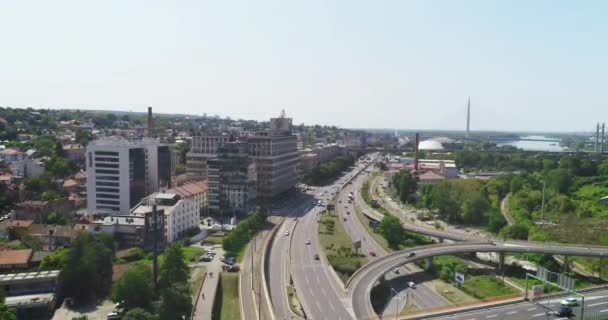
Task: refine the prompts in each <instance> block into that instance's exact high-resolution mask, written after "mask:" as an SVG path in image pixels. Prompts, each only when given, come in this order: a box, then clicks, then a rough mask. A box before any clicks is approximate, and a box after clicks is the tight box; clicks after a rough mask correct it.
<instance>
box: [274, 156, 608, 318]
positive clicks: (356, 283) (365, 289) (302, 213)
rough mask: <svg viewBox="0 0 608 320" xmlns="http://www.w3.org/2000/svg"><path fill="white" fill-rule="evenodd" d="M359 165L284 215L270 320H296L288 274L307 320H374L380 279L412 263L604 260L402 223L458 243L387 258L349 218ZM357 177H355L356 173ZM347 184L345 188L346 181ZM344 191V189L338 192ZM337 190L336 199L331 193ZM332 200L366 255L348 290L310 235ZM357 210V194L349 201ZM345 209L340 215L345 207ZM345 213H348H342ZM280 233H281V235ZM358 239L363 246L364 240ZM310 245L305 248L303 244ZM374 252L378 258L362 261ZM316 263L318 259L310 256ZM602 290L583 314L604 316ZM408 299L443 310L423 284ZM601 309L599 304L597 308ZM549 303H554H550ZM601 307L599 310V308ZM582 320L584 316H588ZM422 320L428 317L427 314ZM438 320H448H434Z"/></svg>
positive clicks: (509, 310) (591, 252) (572, 250)
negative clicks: (501, 255) (529, 255)
mask: <svg viewBox="0 0 608 320" xmlns="http://www.w3.org/2000/svg"><path fill="white" fill-rule="evenodd" d="M365 169H366V167H365V166H364V165H358V166H357V167H356V168H355V169H353V171H352V172H350V173H348V174H346V175H344V176H343V177H341V178H340V179H339V180H338V181H336V182H335V183H334V184H332V185H329V186H325V187H318V188H315V189H314V195H315V196H316V197H311V196H309V195H304V196H302V197H303V198H302V199H300V201H298V202H296V203H295V204H294V207H292V208H288V209H287V210H286V212H285V214H286V215H287V216H288V217H290V218H291V219H288V220H287V221H285V223H284V224H283V225H282V226H281V229H280V230H279V232H277V234H276V236H275V240H274V241H272V244H271V250H270V255H269V257H268V275H270V276H269V277H268V286H269V291H270V297H271V301H272V306H273V309H274V312H275V315H276V319H293V318H298V316H296V315H295V314H294V313H293V312H291V310H290V309H289V304H288V296H287V290H286V288H287V286H288V285H289V279H290V274H291V276H292V277H293V284H294V286H295V287H296V290H297V295H298V297H299V299H300V301H301V304H302V307H303V309H304V311H305V313H306V316H307V317H308V318H309V319H378V318H379V317H378V315H376V313H375V312H374V311H373V309H372V307H371V298H370V292H371V289H372V287H373V286H374V284H375V283H376V281H377V280H378V279H379V278H380V277H381V276H383V275H385V274H387V276H389V277H390V275H391V274H392V272H390V271H391V270H393V269H395V268H398V267H400V268H401V269H400V270H402V274H407V273H408V272H409V270H408V269H404V267H403V266H404V265H406V264H408V263H411V262H413V261H415V260H417V259H422V258H425V257H432V256H439V255H453V254H460V253H469V252H541V253H550V254H561V255H574V256H608V247H588V246H568V245H561V244H560V245H553V244H547V243H529V242H504V241H492V240H483V239H482V240H480V239H479V238H475V237H472V236H471V235H468V234H463V233H454V232H448V231H441V230H436V229H432V228H425V227H421V226H416V225H411V224H409V223H407V221H404V219H402V222H404V227H405V228H406V230H408V231H412V232H416V233H421V234H425V235H429V236H433V237H437V238H443V239H452V240H456V241H465V242H460V243H452V244H438V245H432V246H426V247H418V248H416V249H415V250H414V251H415V254H416V255H415V256H414V257H409V258H408V256H409V255H410V252H411V250H403V251H399V252H394V253H392V254H390V255H387V253H386V252H385V250H383V248H382V247H381V246H380V245H379V244H378V243H376V242H375V241H374V240H373V238H372V237H366V234H367V231H366V229H365V228H364V227H363V226H362V225H361V221H359V219H358V218H357V217H356V215H355V214H354V208H353V207H352V204H346V203H347V201H345V200H346V197H347V194H348V193H349V192H353V193H355V194H357V193H358V192H359V190H360V186H361V184H362V183H363V181H364V180H365V175H366V174H365ZM361 172H363V174H361V175H359V173H361ZM351 180H352V183H351V184H348V183H347V182H348V181H351ZM342 188H343V189H342ZM337 191H338V192H337ZM334 194H335V195H336V196H337V199H338V200H339V203H338V204H337V206H336V209H337V210H338V214H339V215H340V219H344V218H346V221H343V225H344V228H345V230H346V232H347V233H348V235H349V236H350V237H351V239H352V240H353V241H357V240H362V242H361V243H362V248H361V250H362V252H363V253H365V254H366V255H368V260H370V262H369V263H368V264H367V265H365V266H363V267H362V268H360V269H359V270H358V271H357V272H356V273H355V274H354V275H353V277H351V279H349V281H348V282H347V287H346V288H344V285H343V284H342V283H341V281H340V280H339V278H338V277H337V276H336V275H335V274H334V273H333V269H331V268H330V266H329V265H328V262H327V260H326V259H325V257H324V255H323V254H322V250H321V248H320V245H319V240H318V233H317V224H318V223H317V220H318V217H319V214H320V213H321V212H322V211H323V210H325V208H324V207H320V206H317V205H315V204H316V202H317V200H318V199H321V200H322V201H324V202H325V203H329V202H330V200H331V199H332V198H333V196H334ZM356 199H357V202H358V203H360V204H361V202H362V201H361V200H360V195H358V196H357V197H356ZM344 205H346V208H344ZM361 205H362V206H363V207H364V211H365V212H366V214H368V215H372V216H374V215H375V217H376V218H378V217H379V216H380V218H381V215H380V214H378V213H377V212H375V210H373V209H371V208H369V207H366V205H365V204H361ZM346 212H350V214H347V213H346ZM286 231H287V232H288V233H286ZM363 239H365V240H363ZM308 243H309V244H308ZM371 251H373V252H375V253H376V254H377V257H371V256H369V252H371ZM316 254H318V255H319V256H320V259H319V260H316V259H315V255H316ZM606 297H608V292H607V291H600V292H596V293H593V294H590V295H589V299H591V301H593V300H597V301H595V302H593V303H592V302H589V303H588V304H586V305H587V307H588V308H589V309H588V310H589V312H595V313H604V312H608V300H606ZM409 298H410V299H412V300H413V302H414V304H416V305H417V306H419V307H422V308H424V307H429V306H441V305H444V304H447V303H446V302H445V299H443V297H441V296H440V295H438V294H437V293H436V292H434V291H432V290H430V289H429V288H427V287H426V286H425V285H424V284H423V285H421V286H418V290H416V293H415V294H412V295H411V296H410V297H409ZM604 302H606V303H604ZM550 303H556V302H555V301H550ZM602 308H604V309H602ZM545 311H546V310H545V309H544V308H542V307H540V306H535V305H532V304H530V303H520V304H512V305H508V306H502V307H496V308H490V309H488V308H485V309H483V310H480V311H472V312H468V313H467V312H465V313H460V314H456V315H451V316H450V318H455V319H471V320H472V319H486V318H487V319H493V318H495V319H533V318H536V317H539V318H540V319H543V318H542V317H541V316H540V313H541V312H542V315H544V316H545V317H546V314H545V313H546V312H545ZM588 314H589V313H588ZM426 318H432V317H431V316H430V315H429V316H428V317H426ZM437 319H447V317H445V318H437Z"/></svg>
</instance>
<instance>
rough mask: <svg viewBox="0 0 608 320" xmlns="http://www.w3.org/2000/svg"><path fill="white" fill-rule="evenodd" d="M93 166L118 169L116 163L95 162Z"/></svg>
mask: <svg viewBox="0 0 608 320" xmlns="http://www.w3.org/2000/svg"><path fill="white" fill-rule="evenodd" d="M95 166H96V167H97V168H116V169H118V163H100V162H97V163H96V164H95Z"/></svg>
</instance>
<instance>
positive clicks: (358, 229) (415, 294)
mask: <svg viewBox="0 0 608 320" xmlns="http://www.w3.org/2000/svg"><path fill="white" fill-rule="evenodd" d="M368 176H369V175H368V174H367V173H363V174H361V175H360V176H359V177H357V178H356V179H355V180H353V181H352V184H350V185H347V186H346V187H345V188H344V189H343V191H342V192H340V194H339V197H338V200H339V203H338V208H337V209H338V212H339V215H340V219H341V220H342V223H343V225H344V228H345V230H346V232H347V233H348V234H349V236H350V237H351V239H352V240H353V241H357V240H362V241H361V246H362V247H361V252H363V253H364V254H365V255H367V256H368V259H370V260H375V259H377V258H378V257H382V256H386V255H388V252H387V251H386V250H384V248H382V246H381V245H380V244H379V243H378V242H377V241H375V239H374V238H373V237H371V236H369V235H368V232H367V230H366V229H365V227H364V226H363V225H362V222H361V221H360V220H359V219H358V218H357V215H356V213H355V208H354V204H353V203H348V194H349V192H353V194H356V195H355V198H360V196H359V195H358V193H359V192H360V189H361V186H362V184H363V182H365V181H366V180H367V178H368ZM355 201H356V200H355ZM359 206H360V205H359ZM347 212H350V214H347ZM344 219H346V221H344ZM370 252H375V253H376V257H371V256H370V255H369V253H370ZM416 271H420V269H419V268H416V267H415V266H414V265H409V266H403V267H401V268H399V274H395V273H394V272H391V273H388V274H387V276H386V278H387V280H389V281H393V282H394V283H393V284H392V285H393V286H394V287H395V290H396V291H397V292H399V293H400V294H399V295H398V296H396V297H394V298H393V299H392V300H391V301H390V302H389V303H388V304H387V306H386V308H385V312H384V315H385V316H387V315H391V314H392V315H394V314H395V311H396V310H397V307H398V306H400V307H399V308H398V309H401V308H403V307H404V305H405V304H404V303H403V299H404V298H405V297H404V296H405V288H406V287H407V285H406V284H405V283H406V282H407V281H409V280H412V279H408V278H407V275H408V274H411V273H413V272H416ZM408 299H411V301H412V302H413V303H414V305H415V306H417V307H418V308H420V309H425V308H430V307H441V306H445V305H449V304H450V302H449V301H448V300H447V299H445V298H444V297H443V296H441V295H440V294H439V293H437V292H436V291H434V290H433V289H432V288H430V287H429V286H427V284H425V283H424V282H423V283H420V284H419V285H418V287H417V289H416V290H409V294H408Z"/></svg>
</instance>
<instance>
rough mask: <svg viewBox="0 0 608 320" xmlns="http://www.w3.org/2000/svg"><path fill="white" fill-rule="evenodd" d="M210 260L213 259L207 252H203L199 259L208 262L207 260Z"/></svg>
mask: <svg viewBox="0 0 608 320" xmlns="http://www.w3.org/2000/svg"><path fill="white" fill-rule="evenodd" d="M211 260H213V257H212V256H210V255H208V254H204V255H202V256H201V259H200V261H204V262H209V261H211Z"/></svg>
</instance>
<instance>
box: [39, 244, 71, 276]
mask: <svg viewBox="0 0 608 320" xmlns="http://www.w3.org/2000/svg"><path fill="white" fill-rule="evenodd" d="M68 252H69V250H68V249H58V250H55V251H53V253H51V254H50V255H48V256H46V257H44V259H42V261H41V262H40V266H39V267H38V270H40V271H43V270H57V269H63V268H64V267H65V265H66V262H67V255H68Z"/></svg>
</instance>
